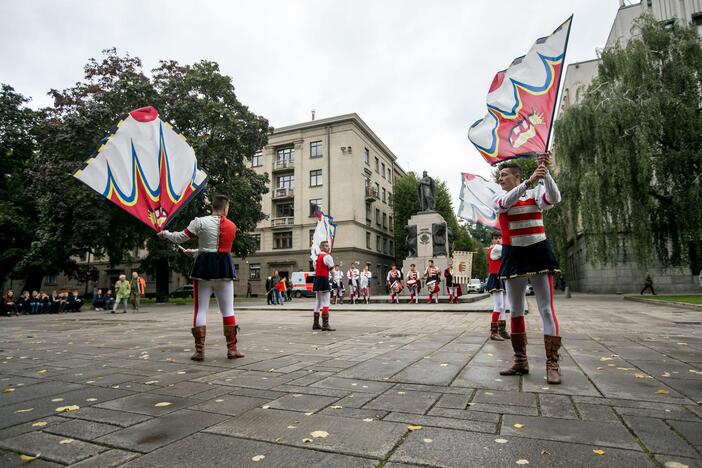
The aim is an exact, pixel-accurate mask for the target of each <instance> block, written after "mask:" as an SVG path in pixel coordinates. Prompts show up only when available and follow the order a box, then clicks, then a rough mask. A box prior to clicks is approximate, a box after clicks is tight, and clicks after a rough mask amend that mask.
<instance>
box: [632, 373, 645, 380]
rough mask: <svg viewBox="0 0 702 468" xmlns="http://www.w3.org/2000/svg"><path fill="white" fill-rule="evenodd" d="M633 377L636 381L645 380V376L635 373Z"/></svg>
mask: <svg viewBox="0 0 702 468" xmlns="http://www.w3.org/2000/svg"><path fill="white" fill-rule="evenodd" d="M634 377H636V378H637V379H645V378H646V375H645V374H641V373H638V372H637V373H636V374H634Z"/></svg>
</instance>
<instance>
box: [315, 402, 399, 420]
mask: <svg viewBox="0 0 702 468" xmlns="http://www.w3.org/2000/svg"><path fill="white" fill-rule="evenodd" d="M336 406H339V405H332V406H331V407H327V408H324V409H323V410H322V411H320V412H319V413H318V414H321V415H323V416H338V417H340V418H354V419H383V418H384V417H385V416H386V415H387V414H388V413H389V412H388V411H383V410H371V409H360V408H344V407H342V408H336Z"/></svg>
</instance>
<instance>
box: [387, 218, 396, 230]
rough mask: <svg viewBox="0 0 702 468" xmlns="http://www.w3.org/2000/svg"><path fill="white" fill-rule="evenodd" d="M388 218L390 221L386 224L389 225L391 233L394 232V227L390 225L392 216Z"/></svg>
mask: <svg viewBox="0 0 702 468" xmlns="http://www.w3.org/2000/svg"><path fill="white" fill-rule="evenodd" d="M388 217H389V218H390V219H389V220H388V224H389V225H390V231H391V232H392V231H394V230H395V225H394V224H392V216H388Z"/></svg>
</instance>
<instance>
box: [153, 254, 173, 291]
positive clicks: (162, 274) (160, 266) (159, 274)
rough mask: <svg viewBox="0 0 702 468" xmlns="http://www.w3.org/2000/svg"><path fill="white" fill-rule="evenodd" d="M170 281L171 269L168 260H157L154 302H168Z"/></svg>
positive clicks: (163, 258)
mask: <svg viewBox="0 0 702 468" xmlns="http://www.w3.org/2000/svg"><path fill="white" fill-rule="evenodd" d="M170 279H171V268H170V265H169V264H168V258H165V257H162V258H159V259H158V263H157V264H156V302H168V293H169V292H170V291H169V283H170Z"/></svg>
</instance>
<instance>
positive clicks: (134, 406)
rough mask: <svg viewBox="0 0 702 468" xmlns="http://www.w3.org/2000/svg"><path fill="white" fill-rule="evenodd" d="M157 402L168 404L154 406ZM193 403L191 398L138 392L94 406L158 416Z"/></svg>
mask: <svg viewBox="0 0 702 468" xmlns="http://www.w3.org/2000/svg"><path fill="white" fill-rule="evenodd" d="M158 403H170V405H168V406H156V404H158ZM193 403H194V402H193V401H192V400H187V399H185V398H180V397H174V396H164V395H150V394H146V393H139V394H136V395H130V396H128V397H124V398H118V399H116V400H111V401H108V402H105V403H100V404H99V405H95V406H96V407H97V408H103V409H113V410H118V411H128V412H130V413H139V414H148V415H150V416H160V415H163V414H167V413H172V412H173V411H177V410H179V409H182V408H186V407H188V406H190V405H192V404H193Z"/></svg>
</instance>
